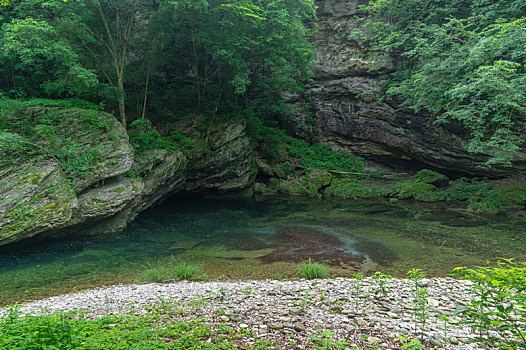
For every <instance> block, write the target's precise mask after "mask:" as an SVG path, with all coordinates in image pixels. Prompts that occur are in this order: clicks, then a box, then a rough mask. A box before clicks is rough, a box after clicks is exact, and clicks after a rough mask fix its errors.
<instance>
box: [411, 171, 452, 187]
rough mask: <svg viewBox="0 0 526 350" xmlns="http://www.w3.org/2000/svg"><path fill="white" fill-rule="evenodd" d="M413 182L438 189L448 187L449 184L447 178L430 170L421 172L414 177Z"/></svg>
mask: <svg viewBox="0 0 526 350" xmlns="http://www.w3.org/2000/svg"><path fill="white" fill-rule="evenodd" d="M413 180H414V181H415V182H423V183H426V184H431V185H434V186H436V187H446V186H447V185H448V184H449V179H448V178H447V176H445V175H442V174H439V173H437V172H435V171H432V170H428V169H424V170H420V171H419V172H418V173H416V174H415V176H413Z"/></svg>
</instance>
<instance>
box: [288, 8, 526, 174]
mask: <svg viewBox="0 0 526 350" xmlns="http://www.w3.org/2000/svg"><path fill="white" fill-rule="evenodd" d="M366 3H367V1H357V0H354V1H345V0H323V1H318V6H319V9H318V18H319V29H318V30H317V31H316V32H315V34H314V37H313V43H314V44H315V46H316V48H317V61H316V64H315V77H314V81H313V82H312V83H311V84H309V85H308V86H307V87H306V89H305V94H304V96H301V97H299V96H295V97H292V98H291V99H290V102H293V103H296V104H298V105H299V106H300V108H298V110H299V111H300V113H298V116H297V117H296V118H295V119H282V124H283V125H284V126H285V128H286V129H287V130H288V131H289V132H290V133H291V134H293V135H296V136H299V137H302V138H305V139H309V140H310V139H312V138H313V137H314V138H315V139H316V140H317V141H318V142H319V143H323V144H329V145H331V146H333V147H334V148H335V149H339V150H345V151H348V152H349V153H350V154H352V155H357V156H362V157H364V158H366V159H367V160H368V164H371V161H372V162H373V164H374V163H380V164H384V165H389V166H390V167H394V168H396V169H408V168H409V169H421V168H434V169H438V170H440V171H442V172H446V173H456V174H472V175H479V176H480V175H482V176H504V175H511V174H513V173H518V172H521V171H523V170H525V169H526V153H524V152H517V153H516V154H515V156H514V164H513V165H514V166H513V167H512V168H510V167H498V166H488V165H486V164H485V163H486V161H487V160H488V159H489V155H485V154H471V153H469V152H468V137H469V136H468V135H467V134H466V133H465V131H464V130H463V129H462V128H461V127H460V126H459V125H457V124H454V123H450V124H448V125H437V124H434V120H433V119H432V118H431V117H430V116H426V115H416V114H412V113H409V112H407V111H404V110H401V109H400V108H398V106H397V105H396V103H394V102H393V101H389V100H386V99H385V96H383V95H382V94H383V92H382V90H381V86H382V84H383V83H384V82H385V80H386V79H387V78H388V74H389V73H390V72H392V71H393V69H394V66H395V65H394V63H393V62H392V60H391V59H390V58H389V57H386V56H385V55H380V54H379V53H377V52H371V51H368V50H367V49H365V48H363V47H362V46H360V43H358V42H356V41H353V40H350V39H349V35H350V33H351V32H352V30H353V28H355V27H356V26H357V20H356V18H355V16H356V15H358V12H357V8H358V5H360V4H366ZM305 103H307V105H305ZM305 106H308V108H307V110H308V111H309V112H310V113H311V115H310V116H309V117H307V113H305V110H306V108H305ZM282 118H285V117H282ZM313 130H314V131H315V132H314V134H315V135H312V131H313ZM375 165H376V164H375Z"/></svg>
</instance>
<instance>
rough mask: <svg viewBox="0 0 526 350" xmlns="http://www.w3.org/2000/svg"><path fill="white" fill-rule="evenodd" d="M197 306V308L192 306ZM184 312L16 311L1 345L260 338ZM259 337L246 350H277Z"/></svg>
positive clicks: (173, 345) (150, 344)
mask: <svg viewBox="0 0 526 350" xmlns="http://www.w3.org/2000/svg"><path fill="white" fill-rule="evenodd" d="M189 307H191V305H189ZM182 312H183V313H184V311H182V310H181V309H180V307H179V306H178V305H177V304H174V303H170V302H169V301H161V305H158V306H154V307H152V308H151V309H150V310H149V312H148V313H147V314H145V315H138V316H136V315H133V316H104V317H101V318H96V319H87V318H82V317H81V316H80V317H79V316H78V315H74V314H52V315H46V316H33V315H22V314H20V313H19V312H17V311H16V309H11V310H10V313H9V315H8V317H7V318H4V319H2V320H0V347H1V348H2V349H10V350H56V349H60V350H66V349H75V350H88V349H90V350H91V349H110V348H111V349H116V350H130V349H142V350H147V349H148V350H154V349H155V350H162V349H165V350H168V349H187V350H227V349H234V348H238V345H239V344H240V342H242V341H243V339H245V338H246V337H247V336H250V337H252V338H254V339H257V336H256V335H255V334H252V333H250V332H248V331H242V330H241V331H240V330H236V329H233V328H231V327H228V326H225V325H219V326H218V327H216V328H215V329H212V328H211V327H210V326H209V325H207V324H206V323H205V321H204V320H202V319H199V320H192V321H178V320H177V319H175V318H174V315H181V313H182ZM273 347H274V344H273V343H272V342H269V341H266V340H261V339H257V340H256V341H255V342H254V343H253V344H250V345H247V346H246V347H244V348H246V349H254V350H255V349H268V348H273Z"/></svg>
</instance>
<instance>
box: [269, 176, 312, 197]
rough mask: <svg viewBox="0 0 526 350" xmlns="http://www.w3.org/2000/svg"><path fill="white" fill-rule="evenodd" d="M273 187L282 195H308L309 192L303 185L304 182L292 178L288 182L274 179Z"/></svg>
mask: <svg viewBox="0 0 526 350" xmlns="http://www.w3.org/2000/svg"><path fill="white" fill-rule="evenodd" d="M272 186H273V187H274V188H275V189H276V190H277V191H278V192H280V193H285V194H290V195H308V194H309V190H308V189H307V187H305V186H304V185H303V182H302V181H301V180H300V179H298V178H291V179H287V180H278V179H274V181H272Z"/></svg>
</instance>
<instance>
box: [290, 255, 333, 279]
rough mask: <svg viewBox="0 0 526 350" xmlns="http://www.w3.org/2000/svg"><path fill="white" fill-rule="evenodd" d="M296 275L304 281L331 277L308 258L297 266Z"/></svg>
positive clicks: (322, 266) (321, 266)
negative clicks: (304, 279)
mask: <svg viewBox="0 0 526 350" xmlns="http://www.w3.org/2000/svg"><path fill="white" fill-rule="evenodd" d="M298 274H299V275H300V276H301V277H303V278H306V279H309V280H312V279H316V278H329V277H331V275H330V274H329V271H328V270H327V267H325V266H324V265H322V264H320V263H317V262H313V261H312V260H311V259H310V258H309V260H307V261H302V262H301V264H300V266H298Z"/></svg>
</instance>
